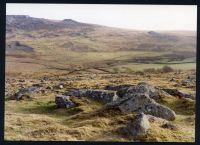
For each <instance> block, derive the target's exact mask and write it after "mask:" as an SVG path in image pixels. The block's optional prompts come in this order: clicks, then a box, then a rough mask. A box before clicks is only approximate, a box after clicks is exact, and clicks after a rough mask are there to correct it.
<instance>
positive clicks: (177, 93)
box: [163, 89, 195, 100]
mask: <svg viewBox="0 0 200 145" xmlns="http://www.w3.org/2000/svg"><path fill="white" fill-rule="evenodd" d="M163 91H165V92H167V93H168V94H170V95H172V96H178V97H179V98H189V99H192V100H195V95H192V94H187V93H183V92H181V91H179V90H177V89H163Z"/></svg>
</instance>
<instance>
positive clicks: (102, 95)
mask: <svg viewBox="0 0 200 145" xmlns="http://www.w3.org/2000/svg"><path fill="white" fill-rule="evenodd" d="M65 95H68V96H76V97H91V98H94V99H97V100H100V101H102V102H104V103H109V102H112V101H115V100H117V99H118V96H117V94H116V91H111V90H92V89H74V90H71V91H69V92H67V93H65Z"/></svg>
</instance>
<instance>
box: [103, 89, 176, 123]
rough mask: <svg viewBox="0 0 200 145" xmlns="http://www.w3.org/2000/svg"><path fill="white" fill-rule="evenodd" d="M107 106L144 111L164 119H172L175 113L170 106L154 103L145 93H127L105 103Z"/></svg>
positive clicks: (128, 110) (130, 110)
mask: <svg viewBox="0 0 200 145" xmlns="http://www.w3.org/2000/svg"><path fill="white" fill-rule="evenodd" d="M106 106H107V107H118V108H119V109H120V110H121V111H122V112H144V113H145V114H150V115H153V116H156V117H160V118H163V119H166V120H174V119H175V117H176V114H175V112H174V111H173V110H171V109H170V108H168V107H166V106H163V105H160V104H158V103H156V102H155V101H154V100H153V99H151V98H150V97H149V96H148V95H147V94H144V93H135V94H129V96H126V97H124V98H121V99H119V100H117V101H114V102H111V103H108V104H106Z"/></svg>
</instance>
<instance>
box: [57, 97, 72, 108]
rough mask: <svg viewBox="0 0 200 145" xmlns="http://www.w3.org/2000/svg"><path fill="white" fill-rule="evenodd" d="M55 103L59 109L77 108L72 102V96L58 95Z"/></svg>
mask: <svg viewBox="0 0 200 145" xmlns="http://www.w3.org/2000/svg"><path fill="white" fill-rule="evenodd" d="M55 103H56V105H57V107H58V108H71V107H74V106H75V104H74V103H73V102H72V101H71V100H70V96H64V95H57V96H56V98H55Z"/></svg>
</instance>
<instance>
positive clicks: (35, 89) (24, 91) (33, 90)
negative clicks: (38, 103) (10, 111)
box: [15, 86, 41, 100]
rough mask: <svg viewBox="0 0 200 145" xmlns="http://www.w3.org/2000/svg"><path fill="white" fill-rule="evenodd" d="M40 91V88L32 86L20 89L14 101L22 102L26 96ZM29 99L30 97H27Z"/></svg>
mask: <svg viewBox="0 0 200 145" xmlns="http://www.w3.org/2000/svg"><path fill="white" fill-rule="evenodd" d="M40 91H41V87H37V86H32V87H29V88H25V89H21V90H19V91H18V92H17V93H16V94H15V99H16V100H22V99H23V96H29V95H28V94H32V93H37V92H40ZM29 98H30V96H29Z"/></svg>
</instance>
